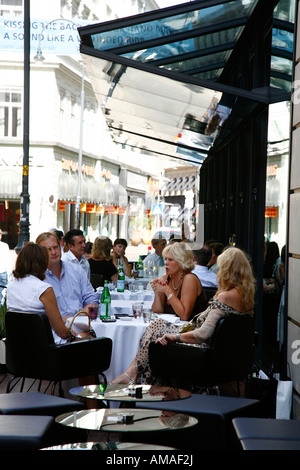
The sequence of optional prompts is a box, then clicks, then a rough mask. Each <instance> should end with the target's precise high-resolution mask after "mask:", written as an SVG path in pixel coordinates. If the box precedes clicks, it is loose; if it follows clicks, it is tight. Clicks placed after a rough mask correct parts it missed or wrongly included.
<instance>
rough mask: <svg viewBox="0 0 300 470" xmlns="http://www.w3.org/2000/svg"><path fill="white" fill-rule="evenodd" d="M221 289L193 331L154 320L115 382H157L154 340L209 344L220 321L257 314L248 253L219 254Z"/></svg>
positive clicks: (233, 250) (200, 344)
mask: <svg viewBox="0 0 300 470" xmlns="http://www.w3.org/2000/svg"><path fill="white" fill-rule="evenodd" d="M218 266H219V271H218V278H219V288H218V291H217V293H216V295H215V296H214V298H213V300H212V301H210V302H209V306H208V308H207V309H206V310H205V311H204V312H202V313H199V314H198V315H197V316H196V317H194V322H193V330H192V331H186V332H181V331H180V330H181V328H182V327H180V326H176V325H174V324H172V323H170V322H167V321H165V320H162V319H157V320H155V321H153V322H152V323H151V324H150V325H149V327H148V328H147V330H146V331H145V333H144V335H143V337H142V339H141V343H140V348H139V350H138V353H137V355H136V357H135V359H134V360H133V361H132V363H131V364H130V365H129V367H128V368H127V369H126V370H125V372H123V373H122V374H121V375H120V376H119V377H117V378H116V379H114V380H113V383H134V382H136V383H150V384H151V383H153V378H152V374H151V369H150V366H149V359H148V349H149V344H150V342H151V341H156V342H159V343H161V344H162V345H166V344H167V343H168V342H182V343H189V344H191V345H193V346H194V347H203V346H205V347H207V346H208V347H209V343H210V338H211V337H212V334H213V332H214V329H215V326H216V324H217V322H218V320H219V319H220V318H222V317H226V316H228V315H245V314H248V315H249V314H253V309H254V293H255V280H254V276H253V272H252V268H251V265H250V263H249V261H248V258H247V256H246V254H245V253H244V252H243V251H242V250H240V249H239V248H236V247H230V248H227V249H226V250H225V251H224V252H223V253H222V254H221V255H220V256H219V257H218Z"/></svg>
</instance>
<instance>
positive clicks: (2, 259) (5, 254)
mask: <svg viewBox="0 0 300 470" xmlns="http://www.w3.org/2000/svg"><path fill="white" fill-rule="evenodd" d="M0 273H6V274H7V279H8V280H9V281H12V279H13V275H12V262H11V257H10V253H9V246H8V244H7V243H4V242H1V241H0Z"/></svg>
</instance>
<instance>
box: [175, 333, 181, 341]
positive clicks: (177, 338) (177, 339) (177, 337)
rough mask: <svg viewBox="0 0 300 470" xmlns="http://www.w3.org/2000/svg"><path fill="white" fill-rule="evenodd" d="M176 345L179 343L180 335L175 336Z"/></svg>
mask: <svg viewBox="0 0 300 470" xmlns="http://www.w3.org/2000/svg"><path fill="white" fill-rule="evenodd" d="M176 343H181V340H180V333H178V334H177V335H176Z"/></svg>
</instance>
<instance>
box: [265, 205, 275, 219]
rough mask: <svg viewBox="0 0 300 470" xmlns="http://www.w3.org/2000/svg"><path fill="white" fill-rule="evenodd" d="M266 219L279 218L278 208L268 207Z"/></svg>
mask: <svg viewBox="0 0 300 470" xmlns="http://www.w3.org/2000/svg"><path fill="white" fill-rule="evenodd" d="M265 217H278V207H266V208H265Z"/></svg>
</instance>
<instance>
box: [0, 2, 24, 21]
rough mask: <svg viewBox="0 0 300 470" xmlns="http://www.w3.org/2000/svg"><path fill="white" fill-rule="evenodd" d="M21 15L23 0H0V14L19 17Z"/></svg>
mask: <svg viewBox="0 0 300 470" xmlns="http://www.w3.org/2000/svg"><path fill="white" fill-rule="evenodd" d="M22 15H23V0H0V16H7V17H15V18H16V17H20V16H22Z"/></svg>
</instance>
